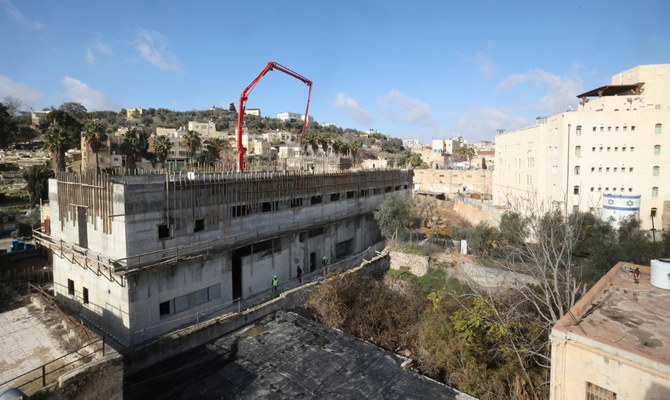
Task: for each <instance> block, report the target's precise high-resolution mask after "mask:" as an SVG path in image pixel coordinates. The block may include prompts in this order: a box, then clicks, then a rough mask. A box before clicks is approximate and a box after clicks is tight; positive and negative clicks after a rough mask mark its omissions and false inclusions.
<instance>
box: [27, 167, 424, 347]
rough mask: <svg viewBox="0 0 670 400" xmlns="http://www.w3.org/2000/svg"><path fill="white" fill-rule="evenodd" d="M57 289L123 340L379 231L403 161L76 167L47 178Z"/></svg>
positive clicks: (216, 304)
mask: <svg viewBox="0 0 670 400" xmlns="http://www.w3.org/2000/svg"><path fill="white" fill-rule="evenodd" d="M49 184H50V186H49V200H50V204H51V233H50V235H45V234H43V235H40V236H39V237H38V241H39V242H40V243H41V244H42V245H44V246H46V247H48V248H50V249H51V250H52V251H53V270H54V291H55V294H56V296H57V297H58V298H59V299H61V300H62V301H66V302H71V303H72V304H73V305H74V306H75V307H77V308H78V309H79V310H80V311H81V314H82V315H84V316H85V317H86V318H87V319H88V320H89V321H90V322H92V323H93V324H95V325H97V326H98V327H99V328H100V329H102V330H103V331H104V332H106V333H107V334H108V335H110V336H112V337H113V338H115V340H117V341H118V342H119V343H121V344H123V345H125V346H133V345H136V344H138V343H140V342H143V341H146V340H148V339H150V338H152V337H155V336H157V335H160V334H163V333H165V332H168V331H171V330H173V329H176V328H178V327H181V326H184V325H185V324H189V323H193V322H194V317H195V316H196V315H201V313H202V315H213V314H215V313H216V310H219V311H221V310H222V309H223V307H224V306H227V305H231V304H232V302H233V301H234V300H235V299H240V298H242V299H244V298H248V297H251V296H255V295H256V294H259V293H262V292H264V291H267V290H268V289H270V283H271V280H272V277H273V276H277V277H278V279H279V280H280V282H286V281H288V280H290V279H293V278H295V277H296V274H297V266H301V267H302V269H303V271H305V273H309V272H310V271H313V270H314V269H315V268H317V267H318V266H320V265H321V264H320V260H321V259H322V257H324V256H325V257H327V258H328V260H330V261H331V262H332V261H336V260H338V259H342V258H346V257H349V256H351V255H353V254H356V253H358V252H360V251H362V250H363V249H365V248H367V247H368V246H370V245H371V244H373V243H376V242H377V241H378V240H379V239H380V235H379V231H378V228H377V224H376V222H375V221H374V218H373V216H372V212H373V211H375V210H376V209H377V207H378V206H379V204H380V203H381V202H382V201H383V200H384V199H385V198H386V197H387V196H390V195H392V194H398V195H400V196H402V197H408V196H409V194H410V190H411V187H412V172H411V171H401V170H392V171H389V170H386V171H360V172H340V173H327V174H302V173H261V174H254V173H245V174H237V173H235V174H211V173H210V174H199V173H193V172H190V173H186V174H180V173H176V174H175V173H173V174H169V175H165V174H163V175H133V176H131V175H125V176H107V175H95V174H89V175H78V174H69V173H58V174H57V179H52V180H50V182H49Z"/></svg>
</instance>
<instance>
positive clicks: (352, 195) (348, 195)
mask: <svg viewBox="0 0 670 400" xmlns="http://www.w3.org/2000/svg"><path fill="white" fill-rule="evenodd" d="M353 198H354V191H353V190H350V191H348V192H347V199H353Z"/></svg>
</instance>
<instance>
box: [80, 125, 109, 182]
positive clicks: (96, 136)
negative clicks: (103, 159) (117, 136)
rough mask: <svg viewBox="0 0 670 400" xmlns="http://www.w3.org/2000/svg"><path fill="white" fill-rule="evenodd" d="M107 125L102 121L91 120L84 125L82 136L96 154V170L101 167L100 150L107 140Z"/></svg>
mask: <svg viewBox="0 0 670 400" xmlns="http://www.w3.org/2000/svg"><path fill="white" fill-rule="evenodd" d="M105 129H106V126H105V124H103V123H100V122H89V123H88V124H86V125H85V126H84V130H83V132H82V134H81V135H82V137H83V138H84V141H85V142H86V144H87V145H88V147H89V148H90V149H91V151H92V152H93V153H94V154H95V170H96V172H97V171H98V170H99V169H100V166H99V162H98V152H100V149H101V148H102V147H103V146H104V145H105V143H106V142H107V133H105Z"/></svg>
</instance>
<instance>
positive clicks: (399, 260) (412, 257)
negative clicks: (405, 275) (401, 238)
mask: <svg viewBox="0 0 670 400" xmlns="http://www.w3.org/2000/svg"><path fill="white" fill-rule="evenodd" d="M390 258H391V263H390V268H391V269H398V270H401V271H409V272H411V273H412V274H414V275H416V276H424V275H425V274H426V273H427V272H428V268H429V265H430V264H429V261H428V257H427V256H420V255H417V254H409V253H403V252H400V251H392V252H391V253H390Z"/></svg>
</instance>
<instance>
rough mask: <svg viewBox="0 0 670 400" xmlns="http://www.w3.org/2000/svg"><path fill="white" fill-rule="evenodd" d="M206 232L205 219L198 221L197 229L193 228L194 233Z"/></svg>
mask: <svg viewBox="0 0 670 400" xmlns="http://www.w3.org/2000/svg"><path fill="white" fill-rule="evenodd" d="M204 230H205V220H204V219H196V220H195V227H193V232H200V231H204Z"/></svg>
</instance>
